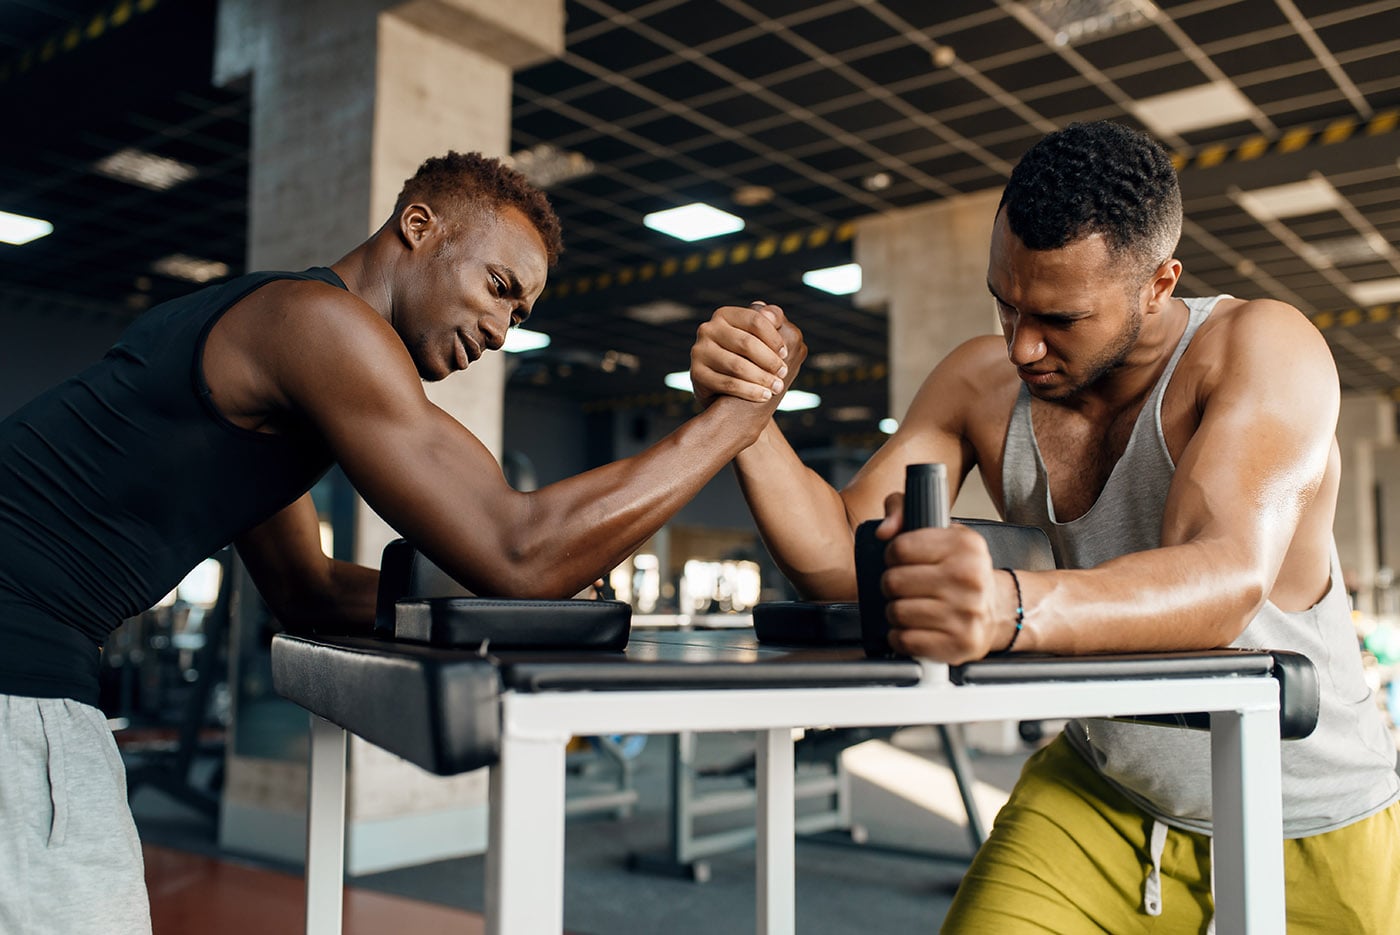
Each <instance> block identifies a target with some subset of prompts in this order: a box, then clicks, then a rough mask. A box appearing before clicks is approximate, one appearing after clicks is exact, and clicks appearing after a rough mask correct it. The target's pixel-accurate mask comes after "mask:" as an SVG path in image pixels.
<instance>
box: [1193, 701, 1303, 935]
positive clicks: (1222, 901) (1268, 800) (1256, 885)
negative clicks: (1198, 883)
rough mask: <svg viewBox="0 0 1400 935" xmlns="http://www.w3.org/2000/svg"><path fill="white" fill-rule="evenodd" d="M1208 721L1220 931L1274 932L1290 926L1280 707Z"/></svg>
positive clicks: (1233, 934)
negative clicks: (1286, 902) (1285, 875)
mask: <svg viewBox="0 0 1400 935" xmlns="http://www.w3.org/2000/svg"><path fill="white" fill-rule="evenodd" d="M1210 722H1211V744H1210V747H1211V751H1210V752H1211V797H1212V811H1213V813H1214V819H1215V844H1214V846H1215V852H1214V857H1213V861H1214V867H1215V926H1216V931H1217V932H1219V933H1220V935H1276V933H1278V932H1282V931H1284V928H1285V922H1284V919H1285V911H1284V892H1283V782H1282V779H1281V777H1280V773H1279V760H1280V751H1279V722H1278V710H1277V709H1273V708H1260V709H1250V710H1245V711H1215V712H1212V713H1211V718H1210Z"/></svg>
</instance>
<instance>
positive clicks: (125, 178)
mask: <svg viewBox="0 0 1400 935" xmlns="http://www.w3.org/2000/svg"><path fill="white" fill-rule="evenodd" d="M93 168H94V169H96V170H97V171H98V172H99V173H101V174H102V175H105V176H107V177H108V178H111V179H117V180H119V181H122V182H130V183H131V184H132V185H140V186H141V187H142V188H149V189H150V190H151V191H156V192H163V191H165V190H166V189H168V188H174V187H175V186H176V185H179V184H180V183H181V182H188V181H189V180H190V179H192V178H194V177H195V176H196V175H198V174H199V171H198V170H197V169H195V167H194V166H192V165H190V164H189V163H187V162H180V161H179V160H178V159H168V158H166V157H165V156H157V155H156V154H155V153H148V152H144V151H142V150H139V149H121V150H118V151H117V152H115V153H112V155H110V156H108V157H106V158H105V159H102V160H100V161H98V162H96V163H94V164H93Z"/></svg>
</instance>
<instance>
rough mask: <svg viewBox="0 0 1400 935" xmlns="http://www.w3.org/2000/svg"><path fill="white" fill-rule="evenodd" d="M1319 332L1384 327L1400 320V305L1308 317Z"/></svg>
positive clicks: (1353, 309)
mask: <svg viewBox="0 0 1400 935" xmlns="http://www.w3.org/2000/svg"><path fill="white" fill-rule="evenodd" d="M1308 317H1309V318H1310V319H1311V320H1312V323H1313V324H1314V325H1316V326H1317V330H1318V331H1330V330H1332V329H1335V328H1355V327H1356V326H1357V325H1382V324H1385V323H1386V322H1388V321H1396V320H1400V305H1396V304H1393V303H1392V304H1387V305H1369V306H1367V307H1366V308H1344V309H1341V310H1339V311H1333V312H1318V313H1317V314H1315V315H1309V316H1308Z"/></svg>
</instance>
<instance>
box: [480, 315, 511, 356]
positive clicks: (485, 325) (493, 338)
mask: <svg viewBox="0 0 1400 935" xmlns="http://www.w3.org/2000/svg"><path fill="white" fill-rule="evenodd" d="M508 327H509V325H503V324H501V323H500V322H498V321H496V320H495V319H491V318H487V319H483V320H482V322H481V333H482V335H483V336H484V337H485V338H486V348H487V350H492V351H499V350H500V349H501V348H502V347H503V346H504V345H505V343H506V329H507V328H508Z"/></svg>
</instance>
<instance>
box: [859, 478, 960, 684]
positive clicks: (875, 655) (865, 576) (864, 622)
mask: <svg viewBox="0 0 1400 935" xmlns="http://www.w3.org/2000/svg"><path fill="white" fill-rule="evenodd" d="M879 525H880V521H879V520H869V521H868V522H864V523H861V524H860V526H859V527H857V528H856V588H857V591H858V597H859V600H860V639H861V644H862V645H863V646H864V647H865V654H866V655H867V656H869V657H871V658H872V659H888V658H891V657H892V656H894V651H893V650H891V649H890V643H889V632H890V624H889V621H888V620H886V619H885V595H884V592H883V591H881V590H880V576H881V575H883V574H884V573H885V546H886V545H888V544H889V543H887V542H884V541H881V540H880V539H877V538H875V528H876V527H877V526H879ZM947 525H948V468H947V466H946V465H943V464H911V465H909V466H908V467H906V468H905V469H904V530H905V531H908V530H910V529H923V528H924V527H926V526H947Z"/></svg>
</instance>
